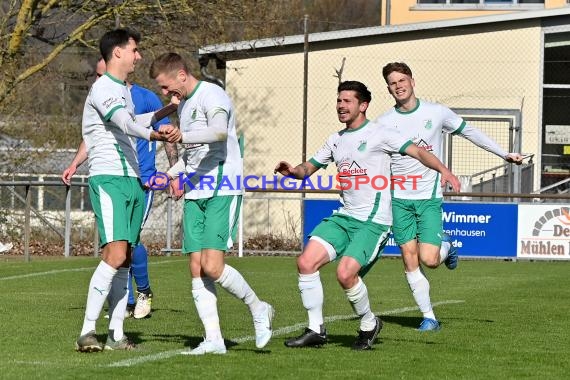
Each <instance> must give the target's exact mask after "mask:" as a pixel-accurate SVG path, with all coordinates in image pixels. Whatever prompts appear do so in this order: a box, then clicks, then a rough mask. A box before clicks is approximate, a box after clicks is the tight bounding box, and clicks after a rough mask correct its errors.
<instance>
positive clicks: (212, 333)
mask: <svg viewBox="0 0 570 380" xmlns="http://www.w3.org/2000/svg"><path fill="white" fill-rule="evenodd" d="M192 297H193V298H194V305H196V310H197V311H198V316H199V317H200V320H201V321H202V324H203V325H204V331H205V333H206V340H210V341H212V340H219V339H222V331H221V330H220V318H219V316H218V305H217V304H218V297H217V295H216V285H215V284H214V281H212V279H211V278H209V277H197V278H193V279H192Z"/></svg>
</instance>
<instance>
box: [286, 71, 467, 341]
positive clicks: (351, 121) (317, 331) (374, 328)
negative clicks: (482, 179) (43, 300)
mask: <svg viewBox="0 0 570 380" xmlns="http://www.w3.org/2000/svg"><path fill="white" fill-rule="evenodd" d="M371 99H372V95H371V94H370V91H368V89H367V88H366V86H365V85H364V84H363V83H361V82H357V81H346V82H342V83H341V84H340V85H339V86H338V97H337V102H336V111H337V115H338V120H339V121H340V122H341V123H343V124H345V126H346V127H345V128H344V129H342V130H341V131H339V132H336V133H334V134H332V135H331V136H330V137H329V138H328V139H327V141H326V142H325V144H324V145H323V146H322V147H321V149H319V151H318V152H317V153H316V154H315V155H314V156H313V157H312V158H311V159H310V160H309V161H307V162H303V163H302V164H300V165H298V166H296V167H293V166H291V165H290V164H289V163H287V162H285V161H281V162H279V164H278V165H277V167H276V168H275V172H279V173H281V174H282V175H285V176H292V177H294V178H296V179H304V178H307V177H309V176H311V175H312V174H313V173H315V172H316V171H317V170H318V169H319V168H322V167H326V166H327V165H328V164H329V163H333V162H334V163H335V164H336V167H337V170H338V175H337V178H338V180H339V182H340V187H341V190H342V191H341V203H342V206H341V207H340V208H339V209H338V210H337V211H335V212H334V213H333V214H332V215H331V216H330V217H328V218H325V219H324V220H323V221H322V222H321V223H319V225H317V227H315V229H314V230H313V231H312V232H311V234H310V239H309V243H308V244H307V246H306V247H305V249H304V250H303V253H302V254H301V255H300V256H299V257H298V258H297V269H298V273H299V277H298V278H299V291H300V293H301V300H302V302H303V306H304V307H305V309H306V310H307V313H308V317H309V326H308V328H306V329H305V331H304V333H303V334H301V335H300V336H298V337H294V338H291V339H288V340H286V341H285V345H286V346H287V347H307V346H320V345H323V344H324V343H326V339H327V335H326V330H325V327H324V317H323V301H324V294H323V286H322V283H321V279H320V274H319V269H320V268H321V267H323V266H324V265H326V264H328V263H329V262H331V261H334V260H338V267H337V271H336V273H337V280H338V282H339V284H340V285H341V287H342V288H343V289H344V291H345V293H346V297H347V299H348V301H349V303H350V305H351V306H352V308H353V310H354V312H355V313H356V314H357V315H358V316H359V317H360V329H359V332H358V337H357V338H356V341H355V342H354V344H353V345H352V348H353V349H355V350H369V349H371V348H372V344H373V343H374V340H375V339H376V337H377V335H378V333H379V332H380V329H381V328H382V322H381V321H380V319H379V318H378V317H376V316H375V315H374V314H373V313H372V310H371V308H370V301H369V297H368V290H367V288H366V285H365V284H364V281H363V280H362V277H364V275H365V274H366V273H367V272H368V271H369V270H370V268H371V267H372V266H373V265H374V263H375V262H376V261H377V260H378V259H379V257H380V255H381V254H382V251H383V249H384V246H385V245H386V242H387V239H388V235H389V233H390V226H391V225H392V212H391V196H390V187H391V186H390V183H391V174H390V156H391V155H392V154H396V153H400V154H405V155H407V156H410V157H413V158H414V159H417V160H419V161H421V162H422V163H423V164H424V165H427V166H429V167H431V168H433V169H434V170H437V171H438V172H440V173H441V181H442V183H445V182H449V183H450V184H451V185H452V186H453V188H455V189H459V181H458V180H457V178H456V177H455V176H454V175H453V174H452V173H451V172H450V171H449V170H448V169H447V168H446V167H445V166H444V165H443V164H442V163H441V162H440V161H439V160H438V159H437V158H436V157H435V156H434V155H433V154H431V153H429V152H427V151H425V150H422V149H419V148H418V147H417V146H415V145H414V144H413V143H412V142H411V141H410V140H408V139H406V138H404V137H403V136H401V135H400V134H399V133H398V131H397V130H395V129H390V128H383V127H382V126H380V125H378V124H375V123H371V122H370V121H369V120H368V119H367V118H366V110H367V109H368V105H369V104H370V101H371ZM403 185H404V186H405V185H408V186H412V184H411V183H408V184H406V183H405V182H404V183H403Z"/></svg>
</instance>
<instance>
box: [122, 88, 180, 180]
mask: <svg viewBox="0 0 570 380" xmlns="http://www.w3.org/2000/svg"><path fill="white" fill-rule="evenodd" d="M131 97H132V98H133V103H134V105H135V114H136V115H140V114H143V113H148V112H153V111H157V110H159V109H161V108H162V102H161V101H160V99H159V98H158V96H157V95H156V94H155V93H154V92H152V91H150V90H148V89H146V88H144V87H140V86H137V85H136V84H133V85H132V87H131ZM164 124H170V120H169V119H168V118H167V117H165V118H164V119H162V120H159V121H158V122H157V123H156V124H154V125H153V126H152V128H153V129H154V130H155V131H157V130H158V128H159V127H160V126H161V125H164ZM137 158H138V161H139V170H140V174H141V181H142V183H145V182H146V181H148V179H149V178H150V177H152V176H153V175H154V174H155V173H156V141H146V140H145V139H137Z"/></svg>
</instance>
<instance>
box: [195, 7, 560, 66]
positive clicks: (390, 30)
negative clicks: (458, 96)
mask: <svg viewBox="0 0 570 380" xmlns="http://www.w3.org/2000/svg"><path fill="white" fill-rule="evenodd" d="M568 15H570V7H564V8H554V9H544V10H533V11H518V12H512V13H504V14H495V15H489V16H477V17H466V18H459V19H452V20H442V21H430V22H422V23H412V24H401V25H389V26H374V27H366V28H357V29H344V30H336V31H332V32H321V33H310V34H309V42H311V43H314V42H326V41H338V40H345V39H351V38H363V37H374V36H382V35H390V34H396V33H403V32H413V31H424V30H432V29H442V28H454V27H460V26H474V25H485V24H493V23H503V22H510V21H519V20H530V19H540V18H553V17H558V16H568ZM304 40H305V37H304V35H302V34H299V35H293V36H279V37H277V36H276V37H271V38H263V39H259V40H250V41H238V42H230V43H225V44H216V45H207V46H204V47H202V48H200V49H199V50H198V53H199V54H201V55H202V54H220V53H221V54H223V55H224V58H226V60H231V59H232V58H238V57H240V54H239V53H240V52H241V53H245V52H250V53H251V52H255V51H258V50H264V49H269V48H275V47H287V46H296V45H302V44H303V43H304ZM232 53H237V54H236V55H235V57H234V55H233V54H232Z"/></svg>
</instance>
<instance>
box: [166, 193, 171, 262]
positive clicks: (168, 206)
mask: <svg viewBox="0 0 570 380" xmlns="http://www.w3.org/2000/svg"><path fill="white" fill-rule="evenodd" d="M171 254H172V197H171V196H169V197H168V198H167V199H166V256H170V255H171Z"/></svg>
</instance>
